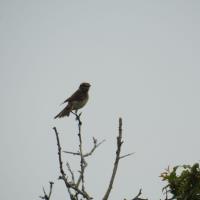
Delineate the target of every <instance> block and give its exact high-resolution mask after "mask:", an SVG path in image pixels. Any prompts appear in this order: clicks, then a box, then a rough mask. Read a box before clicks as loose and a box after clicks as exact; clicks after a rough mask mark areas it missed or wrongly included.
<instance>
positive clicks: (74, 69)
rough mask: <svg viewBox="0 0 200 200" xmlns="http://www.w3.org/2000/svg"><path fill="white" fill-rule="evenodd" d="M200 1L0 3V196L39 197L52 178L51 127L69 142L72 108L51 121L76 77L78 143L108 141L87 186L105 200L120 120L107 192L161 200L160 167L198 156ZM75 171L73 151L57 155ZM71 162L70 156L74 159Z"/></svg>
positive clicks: (72, 140)
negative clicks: (83, 102) (82, 97)
mask: <svg viewBox="0 0 200 200" xmlns="http://www.w3.org/2000/svg"><path fill="white" fill-rule="evenodd" d="M199 10H200V2H199V1H195V0H190V1H178V0H177V1H153V0H152V1H131V0H129V1H118V0H115V1H111V0H107V1H88V0H84V1H78V0H77V1H68V0H65V1H64V0H63V1H62V0H58V1H52V0H48V1H47V0H43V1H39V0H34V1H30V0H18V1H14V0H7V1H5V0H1V1H0V29H1V30H0V38H1V45H0V89H1V99H0V106H1V116H0V120H1V122H2V123H1V140H0V158H1V167H0V169H1V170H0V177H1V179H0V187H1V192H0V199H4V200H9V199H20V200H25V199H38V196H39V195H40V194H42V186H43V185H44V186H46V187H48V181H49V180H52V181H55V182H56V184H55V187H54V192H53V199H66V198H65V197H66V192H65V188H64V184H63V183H62V181H58V180H57V177H58V174H59V172H58V162H57V161H58V158H57V151H56V150H57V149H56V140H55V135H54V132H53V130H52V127H53V126H56V127H57V129H58V130H59V132H60V133H62V134H61V135H60V137H61V140H62V145H63V149H65V150H74V151H75V150H76V148H77V134H76V133H77V129H76V128H77V127H76V123H75V121H74V117H70V118H64V119H62V120H53V117H54V116H55V114H57V113H58V112H59V111H60V110H61V109H62V107H61V106H60V107H59V104H60V103H61V102H62V101H63V100H64V99H65V98H66V97H68V96H69V95H71V94H72V93H73V92H74V90H76V89H77V87H78V86H79V84H80V83H81V82H82V81H88V82H90V83H91V85H92V87H91V90H90V100H89V103H88V104H87V106H86V107H85V108H84V109H83V116H82V120H83V123H84V124H83V134H84V148H85V150H88V149H90V147H91V145H92V137H93V136H94V137H96V138H98V139H99V140H102V139H106V143H104V144H103V145H102V146H101V147H100V148H99V149H98V150H97V152H96V153H95V154H94V156H93V157H91V158H90V159H89V160H88V164H89V166H88V168H87V180H86V181H87V185H86V187H87V188H88V190H89V191H90V193H91V195H92V196H93V197H94V198H95V199H101V197H102V196H103V194H104V192H105V189H106V187H107V184H108V180H109V178H110V174H111V170H112V167H113V160H114V156H115V140H116V135H117V126H118V124H117V122H118V117H120V116H121V117H122V118H123V131H124V132H123V133H124V141H125V142H124V146H123V153H124V154H125V153H130V152H136V153H135V154H134V155H133V156H132V157H129V158H127V159H124V160H122V161H121V163H120V166H119V171H118V174H117V177H116V182H115V184H114V189H113V192H112V195H111V197H110V199H111V200H117V199H119V200H121V199H123V198H124V197H126V198H131V197H133V196H135V195H136V194H137V192H138V191H139V189H140V188H141V187H142V188H143V194H144V197H148V198H150V199H152V200H153V199H159V198H160V197H161V196H162V195H161V189H162V187H163V183H162V181H161V180H160V178H159V177H158V176H159V175H160V173H161V172H162V171H163V170H164V169H165V168H166V167H167V166H168V165H170V166H174V165H178V164H192V163H194V162H197V161H198V160H199V159H200V157H199V140H200V137H199V131H200V125H199V120H200V114H199V113H200V106H199V102H200V92H199V91H200V90H199V84H200V79H199V75H200V68H199V64H200V59H199V52H200V37H199V35H200V25H199V20H200V13H199ZM64 159H65V160H68V161H70V162H71V163H72V167H73V168H74V171H76V170H77V168H76V164H77V161H78V160H76V158H74V157H71V156H67V155H64ZM73 160H75V161H73Z"/></svg>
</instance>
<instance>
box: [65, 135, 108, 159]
mask: <svg viewBox="0 0 200 200" xmlns="http://www.w3.org/2000/svg"><path fill="white" fill-rule="evenodd" d="M105 141H106V140H102V141H101V142H99V143H97V139H95V138H93V147H92V149H91V150H90V152H88V153H85V154H84V155H83V157H84V158H85V157H88V156H91V155H92V154H93V153H94V151H95V150H96V149H97V147H99V146H100V145H101V144H102V143H104V142H105ZM63 152H64V153H68V154H72V155H74V156H80V153H79V152H72V151H63Z"/></svg>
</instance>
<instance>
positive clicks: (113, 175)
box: [103, 118, 123, 200]
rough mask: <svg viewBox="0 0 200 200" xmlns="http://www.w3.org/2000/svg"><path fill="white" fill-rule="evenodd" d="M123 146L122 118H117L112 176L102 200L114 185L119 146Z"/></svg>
mask: <svg viewBox="0 0 200 200" xmlns="http://www.w3.org/2000/svg"><path fill="white" fill-rule="evenodd" d="M122 144H123V141H122V118H119V130H118V137H117V151H116V157H115V162H114V167H113V171H112V176H111V179H110V182H109V185H108V189H107V191H106V193H105V195H104V197H103V200H107V199H108V197H109V195H110V192H111V189H112V187H113V183H114V179H115V175H116V172H117V168H118V164H119V160H120V152H121V146H122Z"/></svg>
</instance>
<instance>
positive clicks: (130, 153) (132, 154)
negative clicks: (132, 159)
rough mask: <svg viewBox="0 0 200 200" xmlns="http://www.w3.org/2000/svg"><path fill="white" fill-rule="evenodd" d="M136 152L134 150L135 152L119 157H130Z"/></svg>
mask: <svg viewBox="0 0 200 200" xmlns="http://www.w3.org/2000/svg"><path fill="white" fill-rule="evenodd" d="M134 153H135V152H133V153H128V154H126V155H123V156H120V157H119V159H122V158H126V157H128V156H132V155H133V154H134Z"/></svg>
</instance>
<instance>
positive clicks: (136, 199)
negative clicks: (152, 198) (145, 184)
mask: <svg viewBox="0 0 200 200" xmlns="http://www.w3.org/2000/svg"><path fill="white" fill-rule="evenodd" d="M141 194H142V189H140V190H139V192H138V194H137V195H136V196H135V197H134V198H133V199H131V200H148V199H142V198H139V196H140V195H141Z"/></svg>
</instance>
